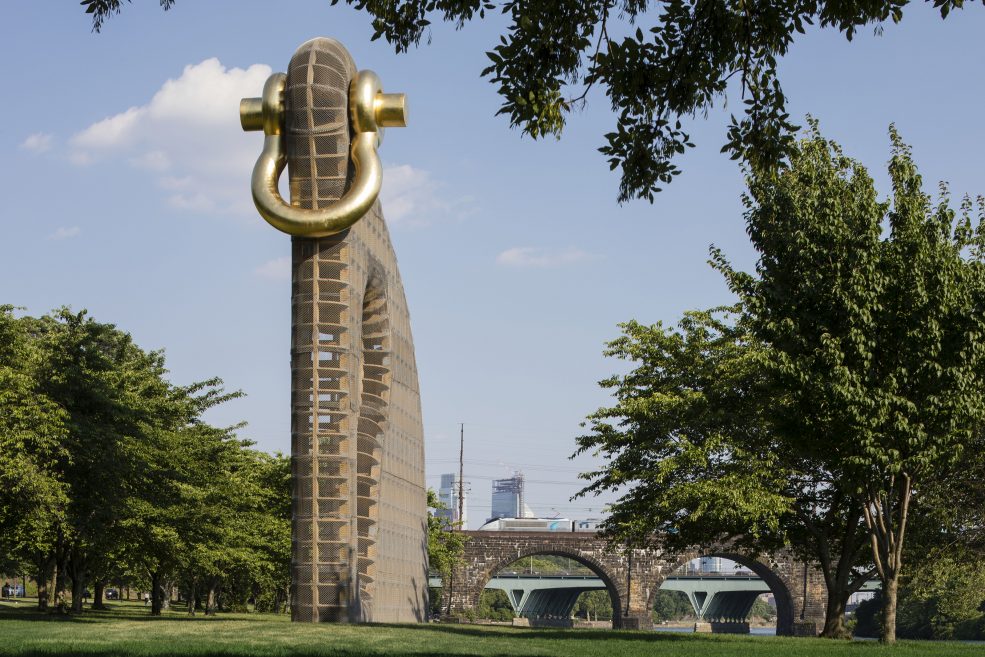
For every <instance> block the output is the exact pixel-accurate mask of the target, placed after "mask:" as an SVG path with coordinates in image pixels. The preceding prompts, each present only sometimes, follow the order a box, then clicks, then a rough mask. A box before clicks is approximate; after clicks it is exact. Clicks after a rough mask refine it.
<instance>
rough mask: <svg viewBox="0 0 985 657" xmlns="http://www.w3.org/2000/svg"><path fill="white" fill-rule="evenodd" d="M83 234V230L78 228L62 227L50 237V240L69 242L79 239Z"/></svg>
mask: <svg viewBox="0 0 985 657" xmlns="http://www.w3.org/2000/svg"><path fill="white" fill-rule="evenodd" d="M81 232H82V229H81V228H79V227H78V226H62V227H61V228H59V229H58V230H56V231H55V232H53V233H52V234H51V235H49V236H48V239H50V240H67V239H71V238H73V237H78V236H79V234H80V233H81Z"/></svg>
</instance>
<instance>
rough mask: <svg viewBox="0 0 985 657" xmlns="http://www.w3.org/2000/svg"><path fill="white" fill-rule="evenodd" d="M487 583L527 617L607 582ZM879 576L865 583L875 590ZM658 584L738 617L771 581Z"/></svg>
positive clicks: (570, 605) (709, 614)
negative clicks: (501, 592)
mask: <svg viewBox="0 0 985 657" xmlns="http://www.w3.org/2000/svg"><path fill="white" fill-rule="evenodd" d="M441 585H442V582H441V578H440V577H437V576H432V577H431V578H430V579H429V580H428V586H430V587H433V588H438V587H441ZM485 588H486V589H499V590H501V591H503V592H504V593H506V597H507V599H508V600H509V601H510V605H511V606H512V607H513V613H514V614H515V615H517V616H520V617H523V618H568V617H570V615H571V612H572V610H573V609H574V606H575V603H576V601H577V600H578V596H580V595H581V594H582V593H584V592H585V591H595V590H601V589H605V588H606V585H605V582H603V581H602V579H601V578H599V577H598V576H595V575H567V574H550V575H545V574H524V573H512V572H511V573H499V574H496V575H494V576H493V577H491V578H490V579H489V581H488V582H487V583H486V587H485ZM876 588H878V582H876V581H872V582H869V583H868V584H866V586H864V587H863V588H862V590H863V591H873V590H875V589H876ZM660 589H661V590H664V591H681V592H682V593H684V594H685V595H686V596H687V599H688V601H689V602H690V603H691V607H692V609H693V610H694V615H695V617H696V618H697V619H698V621H699V622H703V621H707V622H718V623H730V622H731V623H735V622H742V621H744V620H746V619H747V618H748V617H749V613H750V612H751V611H752V606H753V604H754V603H755V601H756V598H758V597H759V596H760V595H761V594H763V593H769V592H770V587H769V585H768V584H767V583H766V582H765V581H763V579H762V578H760V577H757V576H755V575H751V574H741V573H740V574H693V575H671V576H669V577H667V578H666V579H664V580H663V582H662V583H661V584H660Z"/></svg>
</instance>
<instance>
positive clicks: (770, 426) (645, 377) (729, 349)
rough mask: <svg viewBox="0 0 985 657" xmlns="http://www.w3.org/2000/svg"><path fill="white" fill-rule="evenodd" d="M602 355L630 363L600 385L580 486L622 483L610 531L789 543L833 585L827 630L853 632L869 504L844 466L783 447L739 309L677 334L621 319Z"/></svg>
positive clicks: (780, 399) (706, 317)
mask: <svg viewBox="0 0 985 657" xmlns="http://www.w3.org/2000/svg"><path fill="white" fill-rule="evenodd" d="M622 329H623V336H622V337H620V338H618V339H617V340H615V341H613V342H611V343H610V344H609V346H608V349H607V351H606V354H607V355H609V356H615V357H617V358H620V359H623V360H627V361H630V362H633V363H635V364H636V367H635V369H633V370H632V371H630V372H629V373H628V374H625V375H623V376H616V377H612V378H610V379H606V380H605V381H603V382H602V386H603V387H606V388H609V389H611V390H612V391H613V394H614V396H615V398H616V404H615V406H612V407H609V408H602V409H599V410H598V411H596V412H595V413H594V414H593V415H591V416H589V423H590V427H591V430H592V433H590V434H588V435H585V436H582V437H581V438H579V439H578V445H579V452H585V451H595V452H596V453H599V454H602V455H604V456H605V457H606V462H605V465H604V466H603V467H602V468H601V469H600V470H598V471H596V472H592V473H587V474H586V475H584V477H585V478H587V479H589V480H590V482H591V483H590V484H589V485H588V486H587V487H586V488H585V489H584V490H583V491H582V492H581V493H580V494H583V495H584V494H590V493H600V492H602V491H617V492H619V493H620V494H621V497H620V498H619V500H618V501H617V503H616V504H614V505H612V506H611V513H610V516H609V517H608V519H607V520H606V522H605V523H604V524H603V530H604V531H605V533H606V534H608V535H609V536H610V537H612V538H616V539H619V540H629V541H631V542H639V541H645V540H647V539H648V537H649V536H650V535H651V534H653V533H654V532H659V533H661V534H662V536H663V537H664V541H665V542H666V543H667V544H668V545H670V546H673V547H677V548H686V547H689V546H691V545H695V544H699V545H700V544H704V545H707V544H711V543H716V542H732V543H733V544H735V546H736V547H738V548H744V549H746V550H748V551H760V550H765V549H770V548H779V547H783V546H786V545H789V546H790V547H792V548H793V549H794V550H795V551H796V552H797V553H798V554H799V555H800V556H801V557H802V558H804V559H807V560H809V561H812V562H816V563H818V564H819V567H820V569H821V572H822V573H823V574H824V578H825V583H826V585H827V589H828V602H829V604H828V607H827V609H826V620H825V627H824V629H823V631H822V633H823V634H824V635H825V636H831V637H835V636H842V635H844V634H845V629H844V614H845V605H846V603H847V601H848V598H849V596H850V595H851V594H852V593H853V592H854V591H855V590H857V589H858V587H860V586H861V584H862V583H864V581H865V580H866V579H867V578H868V571H867V568H865V564H866V562H867V559H866V555H867V549H868V544H867V541H866V538H867V537H866V532H865V530H864V527H863V525H862V510H861V505H860V504H859V503H857V502H855V501H854V500H853V498H852V497H851V496H850V495H847V494H846V492H845V491H844V490H843V489H842V488H841V487H840V478H839V476H837V471H836V470H833V469H832V468H831V467H829V466H825V464H824V462H823V461H820V460H818V459H812V458H810V457H809V455H807V454H805V453H803V452H802V451H801V450H799V449H798V448H796V447H792V446H791V445H790V444H788V443H787V442H786V441H785V434H784V431H785V428H784V427H783V426H777V425H776V424H775V423H774V418H775V416H776V413H775V411H776V408H777V407H778V406H780V405H783V404H786V403H788V402H787V400H786V399H785V398H784V396H783V395H776V394H774V393H775V392H776V388H772V389H771V388H770V386H769V385H768V383H769V373H768V370H767V367H766V364H767V351H768V350H767V347H766V346H765V345H763V344H762V343H761V342H760V341H758V340H757V339H756V338H755V336H753V335H752V334H751V333H750V330H749V325H748V319H744V318H743V317H742V315H741V314H740V308H739V307H735V308H729V309H717V310H713V311H705V312H689V313H687V314H686V315H685V317H684V319H682V320H681V322H680V324H679V326H678V328H677V329H676V330H674V329H669V328H665V327H664V326H663V325H662V324H657V325H655V326H644V325H641V324H639V323H637V322H629V323H627V324H624V325H622Z"/></svg>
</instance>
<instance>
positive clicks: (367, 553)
mask: <svg viewBox="0 0 985 657" xmlns="http://www.w3.org/2000/svg"><path fill="white" fill-rule="evenodd" d="M406 116H407V114H406V105H405V99H404V96H403V94H384V93H383V92H382V89H381V85H380V81H379V79H378V78H377V76H376V75H375V74H374V73H373V72H372V71H357V69H356V66H355V64H354V62H353V60H352V57H351V56H350V55H349V53H348V52H347V51H346V49H345V48H344V47H343V46H342V44H340V43H339V42H337V41H335V40H333V39H326V38H318V39H312V40H311V41H308V42H306V43H304V44H303V45H301V47H300V48H298V50H297V52H296V53H295V54H294V57H293V58H292V59H291V62H290V65H289V66H288V70H287V73H286V75H285V74H283V73H275V74H274V75H272V76H271V77H270V78H269V79H268V80H267V83H266V84H265V85H264V89H263V97H262V98H246V99H243V101H242V103H241V104H240V118H241V122H242V125H243V129H244V130H262V131H263V132H264V147H263V152H262V154H261V156H260V159H259V160H258V161H257V163H256V166H255V168H254V170H253V179H252V191H253V198H254V201H255V203H256V206H257V209H258V210H259V212H260V214H261V215H262V216H263V217H264V219H266V220H267V221H268V222H269V223H270V224H271V225H273V226H274V227H275V228H277V229H279V230H281V231H283V232H286V233H288V234H290V235H291V251H292V265H291V271H292V283H291V285H292V288H291V462H292V486H293V507H292V527H291V534H292V583H293V586H292V605H291V609H292V618H293V619H294V620H296V621H315V622H317V621H329V622H361V621H376V622H412V621H420V620H424V618H425V615H426V596H427V567H426V555H427V538H426V513H427V510H426V492H425V487H424V432H423V427H422V424H421V406H420V394H419V391H418V380H417V365H416V363H415V359H414V342H413V338H412V337H411V330H410V315H409V314H408V311H407V301H406V299H405V297H404V291H403V286H402V284H401V280H400V273H399V271H398V268H397V259H396V256H395V255H394V252H393V246H392V244H391V243H390V237H389V233H388V231H387V226H386V223H385V221H384V219H383V212H382V210H381V208H380V203H379V201H378V199H377V196H378V194H379V191H380V187H381V184H382V177H383V170H382V166H381V164H380V160H379V157H378V156H377V153H376V149H377V147H378V146H379V144H380V142H381V140H382V137H383V130H384V128H386V127H398V126H404V125H406ZM285 164H286V166H287V169H288V178H289V189H290V203H287V202H285V201H284V199H282V198H281V195H280V192H279V190H278V179H279V177H280V174H281V172H282V171H283V169H284V166H285Z"/></svg>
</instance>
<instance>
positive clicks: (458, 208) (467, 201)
mask: <svg viewBox="0 0 985 657" xmlns="http://www.w3.org/2000/svg"><path fill="white" fill-rule="evenodd" d="M443 188H444V185H443V184H442V183H440V182H438V181H436V180H434V179H433V178H432V177H431V174H430V172H428V171H425V170H423V169H417V168H415V167H412V166H411V165H409V164H401V165H398V166H388V167H386V168H385V169H384V170H383V189H382V191H381V192H380V198H381V200H382V203H383V214H384V216H385V217H386V220H387V221H388V222H389V223H390V224H391V225H394V226H403V227H409V228H423V227H426V226H430V225H432V224H435V223H440V222H442V221H448V220H459V219H462V218H464V217H465V216H467V215H469V214H471V212H472V199H471V198H470V197H468V196H461V197H457V198H449V197H448V196H447V195H446V194H445V193H444V189H443Z"/></svg>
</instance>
